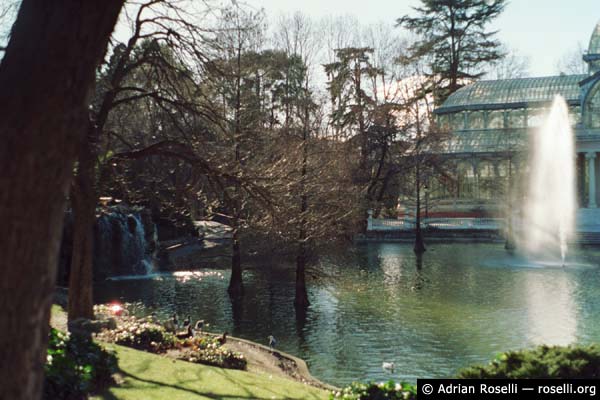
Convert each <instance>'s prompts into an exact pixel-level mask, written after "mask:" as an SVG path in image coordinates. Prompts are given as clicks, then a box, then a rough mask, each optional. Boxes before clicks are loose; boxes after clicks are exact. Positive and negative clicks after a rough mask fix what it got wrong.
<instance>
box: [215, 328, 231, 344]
mask: <svg viewBox="0 0 600 400" xmlns="http://www.w3.org/2000/svg"><path fill="white" fill-rule="evenodd" d="M227 335H229V332H227V331H225V332H223V336H221V337H220V338H218V339H217V341H218V342H219V343H220V344H221V345H224V344H225V343H227Z"/></svg>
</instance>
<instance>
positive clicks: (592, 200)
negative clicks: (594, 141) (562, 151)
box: [585, 152, 597, 208]
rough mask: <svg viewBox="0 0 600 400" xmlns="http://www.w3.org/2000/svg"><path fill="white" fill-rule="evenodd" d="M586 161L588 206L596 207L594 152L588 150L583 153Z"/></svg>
mask: <svg viewBox="0 0 600 400" xmlns="http://www.w3.org/2000/svg"><path fill="white" fill-rule="evenodd" d="M585 158H587V161H588V185H589V199H588V208H596V207H597V205H596V153H595V152H589V153H587V154H586V155H585Z"/></svg>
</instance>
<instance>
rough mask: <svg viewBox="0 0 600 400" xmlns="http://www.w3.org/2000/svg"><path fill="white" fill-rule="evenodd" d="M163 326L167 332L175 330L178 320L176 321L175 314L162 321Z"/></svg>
mask: <svg viewBox="0 0 600 400" xmlns="http://www.w3.org/2000/svg"><path fill="white" fill-rule="evenodd" d="M163 326H164V327H165V329H166V330H167V331H168V332H177V328H178V327H179V321H177V314H173V316H172V317H171V319H168V320H167V321H165V322H164V323H163Z"/></svg>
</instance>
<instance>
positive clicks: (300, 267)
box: [294, 105, 310, 309]
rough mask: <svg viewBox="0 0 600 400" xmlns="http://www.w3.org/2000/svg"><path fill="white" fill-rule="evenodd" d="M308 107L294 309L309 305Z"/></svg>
mask: <svg viewBox="0 0 600 400" xmlns="http://www.w3.org/2000/svg"><path fill="white" fill-rule="evenodd" d="M309 117H310V115H309V108H308V105H305V106H304V124H303V125H304V126H303V129H302V170H301V175H300V193H301V195H300V230H299V232H298V256H297V258H296V298H295V299H294V306H295V307H296V309H300V308H306V307H308V306H309V305H310V302H309V301H308V293H307V291H306V273H305V270H306V239H307V234H306V224H307V222H306V212H307V211H308V195H307V193H306V175H307V173H308V135H309V126H308V124H309Z"/></svg>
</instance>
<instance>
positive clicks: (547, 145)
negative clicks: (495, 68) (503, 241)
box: [519, 96, 576, 265]
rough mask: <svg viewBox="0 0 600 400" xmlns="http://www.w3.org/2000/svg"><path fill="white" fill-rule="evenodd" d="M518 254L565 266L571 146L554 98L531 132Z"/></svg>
mask: <svg viewBox="0 0 600 400" xmlns="http://www.w3.org/2000/svg"><path fill="white" fill-rule="evenodd" d="M532 135H533V136H532V140H531V141H530V156H529V157H530V163H529V167H530V171H529V185H528V189H527V196H526V200H525V204H524V207H523V211H524V220H523V227H522V233H521V238H520V239H521V240H520V241H519V243H521V244H522V251H523V252H524V254H525V256H526V257H527V258H528V259H529V260H536V261H540V262H541V263H543V264H547V263H554V262H556V261H558V260H560V262H561V265H564V264H565V258H566V256H567V249H568V244H567V243H568V242H569V241H570V240H571V239H572V238H573V233H574V230H575V211H576V209H575V207H576V205H575V144H574V136H573V131H572V129H571V124H570V122H569V112H568V107H567V103H566V102H565V100H564V99H563V98H562V97H561V96H556V97H555V98H554V102H553V103H552V108H551V109H550V112H549V114H548V116H547V117H546V120H545V122H544V125H543V126H542V127H541V129H537V130H535V131H534V132H533V133H532Z"/></svg>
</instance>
